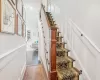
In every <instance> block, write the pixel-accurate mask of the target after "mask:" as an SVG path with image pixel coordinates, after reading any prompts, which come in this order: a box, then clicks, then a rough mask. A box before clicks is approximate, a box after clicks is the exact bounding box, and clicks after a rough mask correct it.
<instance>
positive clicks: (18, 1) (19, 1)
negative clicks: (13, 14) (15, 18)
mask: <svg viewBox="0 0 100 80" xmlns="http://www.w3.org/2000/svg"><path fill="white" fill-rule="evenodd" d="M16 3H17V4H16V7H17V11H18V12H19V14H20V15H21V16H23V2H22V0H17V1H16Z"/></svg>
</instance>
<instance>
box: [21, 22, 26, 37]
mask: <svg viewBox="0 0 100 80" xmlns="http://www.w3.org/2000/svg"><path fill="white" fill-rule="evenodd" d="M22 29H23V31H22V34H23V37H26V25H25V23H23V28H22Z"/></svg>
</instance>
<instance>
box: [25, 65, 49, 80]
mask: <svg viewBox="0 0 100 80" xmlns="http://www.w3.org/2000/svg"><path fill="white" fill-rule="evenodd" d="M23 80H48V79H47V78H46V74H45V72H44V69H43V66H42V65H41V64H39V65H37V66H27V68H26V72H25V75H24V79H23Z"/></svg>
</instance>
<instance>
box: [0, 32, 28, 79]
mask: <svg viewBox="0 0 100 80" xmlns="http://www.w3.org/2000/svg"><path fill="white" fill-rule="evenodd" d="M25 70H26V43H25V39H23V38H22V37H21V36H17V35H10V34H4V33H0V79H1V80H22V78H23V75H24V72H25Z"/></svg>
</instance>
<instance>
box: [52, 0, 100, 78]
mask: <svg viewBox="0 0 100 80" xmlns="http://www.w3.org/2000/svg"><path fill="white" fill-rule="evenodd" d="M50 10H51V12H52V14H53V16H54V19H55V20H56V22H57V24H58V27H60V30H61V32H62V35H63V36H64V40H65V41H66V42H68V46H69V48H70V49H71V53H70V55H71V56H72V57H73V58H75V59H76V62H75V66H76V67H77V68H78V69H82V70H83V74H82V76H81V77H80V80H99V79H100V76H99V74H100V69H99V68H100V62H99V61H100V37H99V35H100V31H99V30H100V22H99V21H100V1H99V0H63V1H62V0H58V1H57V0H52V2H51V9H50ZM81 34H83V36H81Z"/></svg>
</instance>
